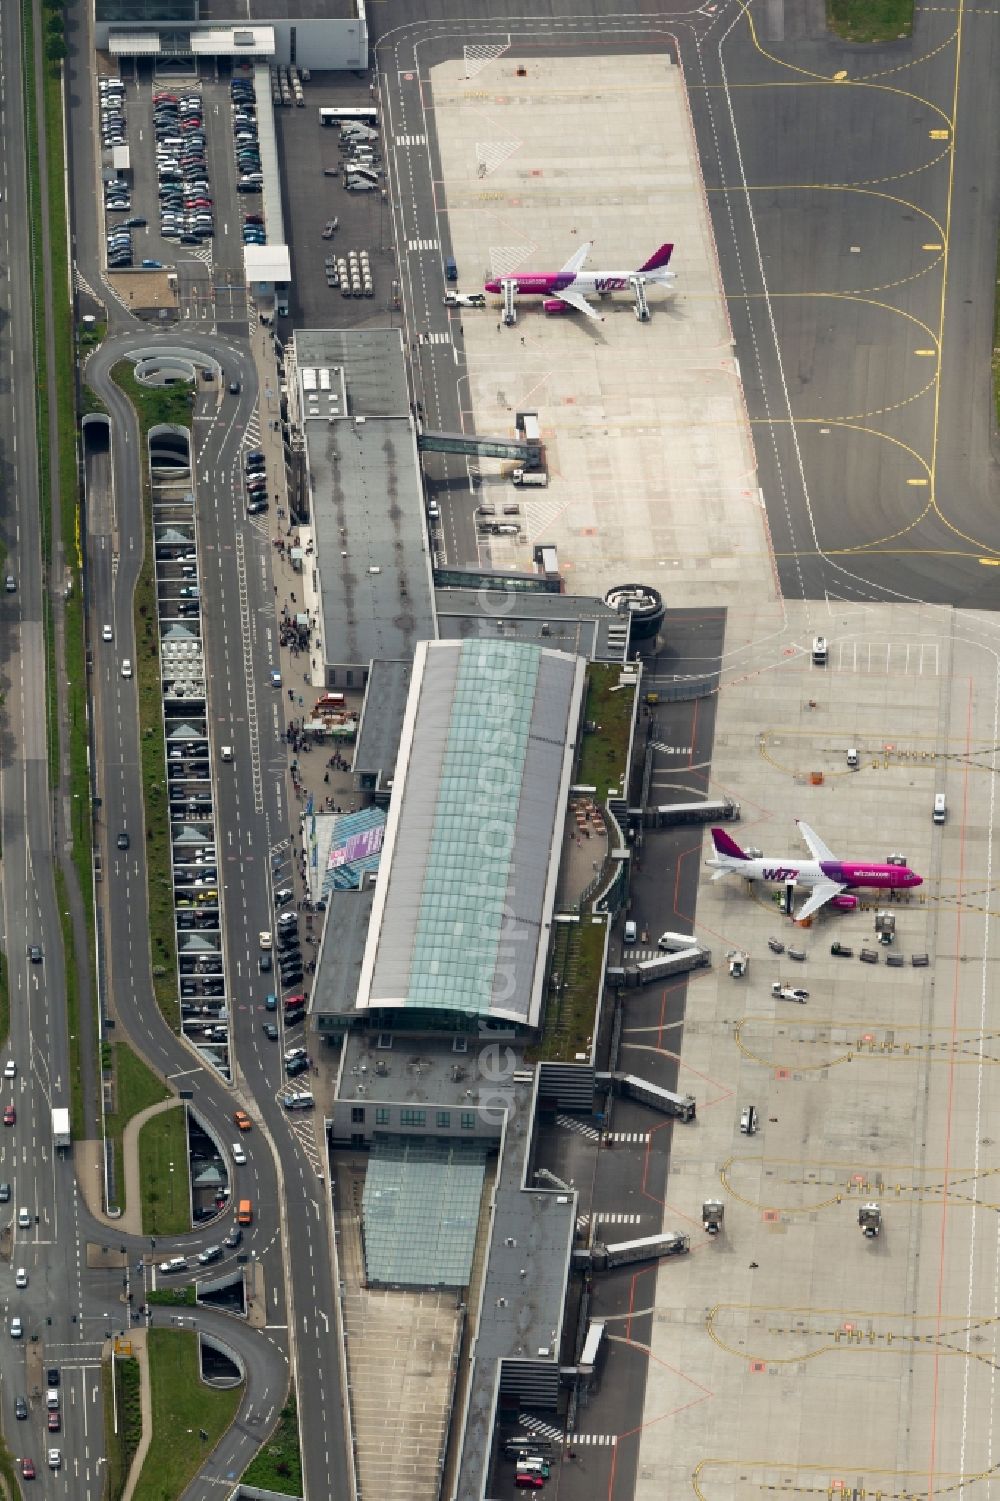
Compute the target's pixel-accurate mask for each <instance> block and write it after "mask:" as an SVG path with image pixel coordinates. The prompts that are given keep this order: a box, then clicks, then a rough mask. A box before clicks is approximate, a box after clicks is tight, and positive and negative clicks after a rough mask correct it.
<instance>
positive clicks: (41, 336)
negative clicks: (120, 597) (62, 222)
mask: <svg viewBox="0 0 1000 1501" xmlns="http://www.w3.org/2000/svg"><path fill="white" fill-rule="evenodd" d="M21 49H22V58H21V61H22V70H21V75H22V77H23V78H24V80H25V88H24V139H25V152H26V156H27V167H28V221H29V225H30V245H31V251H30V257H29V260H30V265H29V271H30V279H31V329H32V342H33V345H34V356H35V428H36V442H35V449H36V459H37V463H38V521H39V531H40V538H41V549H42V565H43V568H44V569H45V570H46V572H48V570H49V569H50V568H51V566H52V475H51V470H50V465H49V381H48V369H49V360H48V353H47V349H46V342H45V331H46V322H45V265H44V255H45V233H44V229H43V226H42V178H41V168H40V164H39V135H38V106H37V101H36V99H35V89H34V79H35V18H34V14H33V12H32V7H31V0H22V3H21ZM42 628H43V632H44V638H45V669H46V681H45V710H46V724H45V729H46V749H47V753H48V762H49V784H50V786H52V787H55V786H56V784H57V782H58V778H59V694H58V685H57V681H56V672H55V665H56V664H55V637H54V635H53V622H52V605H51V601H50V599H49V594H48V590H47V589H46V590H45V592H44V594H43V609H42Z"/></svg>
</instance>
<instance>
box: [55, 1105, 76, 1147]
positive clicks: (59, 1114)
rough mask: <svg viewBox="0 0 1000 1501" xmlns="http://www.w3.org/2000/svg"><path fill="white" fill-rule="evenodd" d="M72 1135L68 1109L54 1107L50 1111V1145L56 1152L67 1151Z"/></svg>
mask: <svg viewBox="0 0 1000 1501" xmlns="http://www.w3.org/2000/svg"><path fill="white" fill-rule="evenodd" d="M71 1141H72V1135H71V1132H70V1125H69V1111H68V1110H64V1109H55V1110H53V1112H52V1145H53V1146H54V1147H55V1149H56V1151H57V1152H67V1151H69V1147H70V1143H71Z"/></svg>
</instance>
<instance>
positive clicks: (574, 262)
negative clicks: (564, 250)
mask: <svg viewBox="0 0 1000 1501" xmlns="http://www.w3.org/2000/svg"><path fill="white" fill-rule="evenodd" d="M593 243H594V242H593V240H588V241H587V243H586V245H581V246H580V248H579V250H574V251H573V254H572V255H571V256H570V258H569V260H568V261H567V262H566V264H565V266H563V267H562V268H561V270H560V272H559V274H560V276H565V274H566V272H567V271H568V272H570V274H571V275H572V276H575V275H576V273H577V272H578V271H579V270H580V267H581V266H582V265H583V263H584V261H585V260H586V259H587V256H588V255H589V254H590V250H591V246H592V245H593Z"/></svg>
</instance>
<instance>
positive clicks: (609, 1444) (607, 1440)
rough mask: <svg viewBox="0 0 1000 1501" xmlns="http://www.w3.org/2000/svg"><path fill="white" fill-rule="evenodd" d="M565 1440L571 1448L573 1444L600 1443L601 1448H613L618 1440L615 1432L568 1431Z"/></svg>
mask: <svg viewBox="0 0 1000 1501" xmlns="http://www.w3.org/2000/svg"><path fill="white" fill-rule="evenodd" d="M566 1442H567V1443H568V1444H569V1446H570V1448H572V1447H573V1446H574V1445H575V1444H593V1445H601V1446H602V1447H603V1448H606V1449H607V1448H612V1449H613V1448H614V1446H615V1444H617V1442H618V1435H617V1433H570V1434H568V1435H567V1439H566Z"/></svg>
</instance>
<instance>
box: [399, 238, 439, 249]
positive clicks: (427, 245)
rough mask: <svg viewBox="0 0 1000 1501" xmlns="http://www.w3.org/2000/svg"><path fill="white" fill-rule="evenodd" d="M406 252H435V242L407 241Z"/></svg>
mask: <svg viewBox="0 0 1000 1501" xmlns="http://www.w3.org/2000/svg"><path fill="white" fill-rule="evenodd" d="M406 248H407V250H437V249H438V248H439V247H438V242H437V240H407V242H406Z"/></svg>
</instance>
